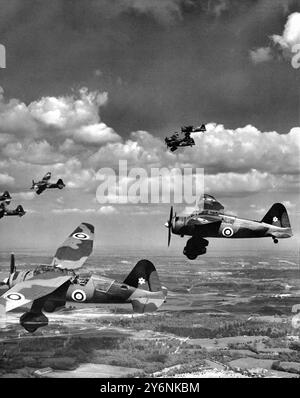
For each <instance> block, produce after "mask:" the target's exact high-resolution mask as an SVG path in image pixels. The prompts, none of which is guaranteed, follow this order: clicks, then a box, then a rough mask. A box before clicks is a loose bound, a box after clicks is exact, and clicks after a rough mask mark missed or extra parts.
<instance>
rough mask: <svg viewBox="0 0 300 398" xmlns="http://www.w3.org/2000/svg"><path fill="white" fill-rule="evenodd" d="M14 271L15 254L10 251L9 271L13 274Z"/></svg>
mask: <svg viewBox="0 0 300 398" xmlns="http://www.w3.org/2000/svg"><path fill="white" fill-rule="evenodd" d="M14 272H16V265H15V255H14V253H11V255H10V267H9V273H10V274H13V273H14Z"/></svg>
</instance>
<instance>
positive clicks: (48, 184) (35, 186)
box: [31, 171, 65, 195]
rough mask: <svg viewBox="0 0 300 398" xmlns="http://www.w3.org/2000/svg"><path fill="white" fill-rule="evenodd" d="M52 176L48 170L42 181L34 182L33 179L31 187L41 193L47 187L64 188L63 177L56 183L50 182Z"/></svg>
mask: <svg viewBox="0 0 300 398" xmlns="http://www.w3.org/2000/svg"><path fill="white" fill-rule="evenodd" d="M50 178H51V172H50V171H48V173H46V174H45V175H44V177H43V178H42V180H41V181H38V182H34V180H32V186H31V189H34V190H35V192H36V194H37V195H40V194H41V193H42V192H44V191H45V189H51V188H58V189H63V188H64V187H65V184H64V182H63V180H62V179H61V178H60V179H58V180H57V182H55V183H53V182H49V180H50Z"/></svg>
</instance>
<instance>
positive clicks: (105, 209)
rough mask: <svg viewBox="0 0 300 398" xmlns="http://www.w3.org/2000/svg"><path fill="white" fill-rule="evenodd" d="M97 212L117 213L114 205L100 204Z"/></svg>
mask: <svg viewBox="0 0 300 398" xmlns="http://www.w3.org/2000/svg"><path fill="white" fill-rule="evenodd" d="M98 213H99V214H102V215H110V214H115V213H118V211H117V209H116V208H115V207H114V206H110V205H109V206H101V207H100V208H99V209H98Z"/></svg>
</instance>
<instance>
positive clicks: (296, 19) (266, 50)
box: [249, 12, 300, 64]
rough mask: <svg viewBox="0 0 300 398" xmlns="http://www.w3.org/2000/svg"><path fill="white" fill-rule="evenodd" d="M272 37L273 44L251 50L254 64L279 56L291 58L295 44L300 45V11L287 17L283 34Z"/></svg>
mask: <svg viewBox="0 0 300 398" xmlns="http://www.w3.org/2000/svg"><path fill="white" fill-rule="evenodd" d="M270 38H271V41H272V45H270V46H267V47H259V48H256V49H254V50H251V51H250V52H249V54H250V58H251V60H252V61H253V63H254V64H258V63H261V62H267V61H270V60H272V59H276V58H278V57H283V58H285V59H288V60H290V59H291V57H292V56H293V53H294V52H295V51H294V46H295V45H300V13H299V12H294V13H292V14H290V15H289V16H288V17H287V22H286V24H285V26H284V29H283V32H282V34H281V35H279V34H273V35H271V36H270ZM278 50H279V51H278Z"/></svg>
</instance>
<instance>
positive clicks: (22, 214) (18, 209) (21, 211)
mask: <svg viewBox="0 0 300 398" xmlns="http://www.w3.org/2000/svg"><path fill="white" fill-rule="evenodd" d="M16 212H17V214H18V215H19V216H20V217H22V216H24V214H25V213H26V211H25V210H24V209H23V206H22V205H19V206H18V207H17V208H16Z"/></svg>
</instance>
